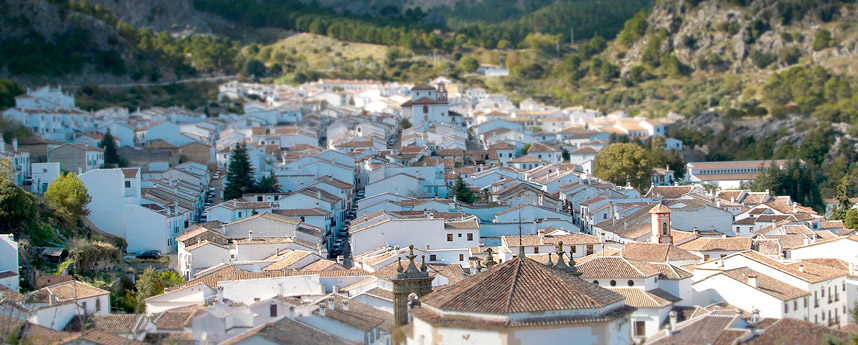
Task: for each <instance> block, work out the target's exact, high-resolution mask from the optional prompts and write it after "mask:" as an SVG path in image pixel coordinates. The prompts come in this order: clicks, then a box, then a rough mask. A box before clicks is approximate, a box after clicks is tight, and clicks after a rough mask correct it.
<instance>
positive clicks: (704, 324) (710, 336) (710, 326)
mask: <svg viewBox="0 0 858 345" xmlns="http://www.w3.org/2000/svg"><path fill="white" fill-rule="evenodd" d="M735 321H736V317H735V316H714V315H707V316H703V317H699V318H695V319H691V320H690V321H687V322H686V323H685V324H681V325H678V327H677V329H676V330H675V331H674V332H673V333H672V334H669V335H668V336H666V337H661V338H658V339H654V340H653V341H652V342H648V343H649V344H671V345H699V344H713V343H714V342H715V341H716V340H718V338H719V337H720V336H721V334H722V333H724V332H725V331H726V330H727V329H728V328H729V327H730V326H731V325H732V324H733V323H734V322H735ZM660 334H664V333H660ZM653 338H655V337H653Z"/></svg>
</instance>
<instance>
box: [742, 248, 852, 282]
mask: <svg viewBox="0 0 858 345" xmlns="http://www.w3.org/2000/svg"><path fill="white" fill-rule="evenodd" d="M736 255H742V256H744V257H746V258H749V259H751V260H754V261H756V262H759V263H761V264H764V265H766V266H769V267H772V268H774V269H777V270H779V271H781V272H784V273H787V274H789V275H792V276H794V277H796V278H799V279H801V280H804V281H806V282H810V283H818V282H821V281H826V280H830V279H834V278H837V277H843V276H845V275H846V272H841V271H839V270H836V269H833V268H829V267H824V266H820V265H816V264H812V263H804V264H803V266H804V269H803V270H800V269H799V267H800V266H799V265H800V264H797V263H794V264H791V265H787V264H785V263H783V262H780V261H778V260H775V259H772V258H770V257H767V256H765V255H762V254H760V253H757V252H755V251H746V252H742V253H739V254H736ZM802 271H803V272H802Z"/></svg>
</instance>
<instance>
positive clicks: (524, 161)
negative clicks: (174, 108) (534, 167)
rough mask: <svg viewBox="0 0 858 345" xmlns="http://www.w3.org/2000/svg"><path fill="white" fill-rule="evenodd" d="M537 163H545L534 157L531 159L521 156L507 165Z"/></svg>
mask: <svg viewBox="0 0 858 345" xmlns="http://www.w3.org/2000/svg"><path fill="white" fill-rule="evenodd" d="M539 162H543V163H544V162H546V161H545V160H542V159H539V158H536V157H532V156H521V157H518V158H516V159H513V160H511V161H509V162H507V163H539Z"/></svg>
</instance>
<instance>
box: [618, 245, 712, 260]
mask: <svg viewBox="0 0 858 345" xmlns="http://www.w3.org/2000/svg"><path fill="white" fill-rule="evenodd" d="M622 256H623V257H624V258H628V259H632V260H640V261H646V262H669V261H693V260H702V259H703V258H702V257H700V256H698V255H696V254H693V253H691V252H689V251H687V250H685V249H682V248H679V247H677V246H674V245H670V244H661V243H644V242H631V243H628V244H626V246H625V247H624V248H623V249H622Z"/></svg>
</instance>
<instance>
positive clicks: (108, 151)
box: [98, 129, 119, 165]
mask: <svg viewBox="0 0 858 345" xmlns="http://www.w3.org/2000/svg"><path fill="white" fill-rule="evenodd" d="M98 147H100V148H102V149H104V164H105V165H113V164H119V151H118V150H117V148H116V141H114V140H113V135H111V134H110V130H109V129H108V130H107V133H104V138H103V139H101V142H99V143H98Z"/></svg>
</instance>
